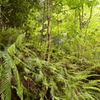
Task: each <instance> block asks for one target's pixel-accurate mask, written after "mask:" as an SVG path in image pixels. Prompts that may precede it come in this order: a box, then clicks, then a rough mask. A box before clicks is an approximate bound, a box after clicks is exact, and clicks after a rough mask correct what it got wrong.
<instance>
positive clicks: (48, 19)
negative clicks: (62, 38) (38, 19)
mask: <svg viewBox="0 0 100 100" xmlns="http://www.w3.org/2000/svg"><path fill="white" fill-rule="evenodd" d="M50 8H51V2H50V0H47V22H48V24H47V48H46V58H45V60H46V61H48V60H49V59H50V49H51V33H50V21H51V9H50Z"/></svg>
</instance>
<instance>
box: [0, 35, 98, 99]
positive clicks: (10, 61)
mask: <svg viewBox="0 0 100 100" xmlns="http://www.w3.org/2000/svg"><path fill="white" fill-rule="evenodd" d="M24 37H25V35H24V34H21V35H19V36H18V38H17V40H16V41H15V42H14V43H13V44H11V45H10V46H9V47H7V48H5V49H4V50H2V51H0V96H1V97H0V98H1V100H14V99H15V98H20V99H21V100H99V92H100V87H99V84H100V80H99V79H95V80H93V79H91V80H90V77H100V76H99V75H98V74H95V73H94V74H91V73H92V71H93V69H94V68H95V66H92V67H91V68H90V67H89V68H86V69H84V70H80V68H79V66H78V65H77V66H78V67H76V66H75V64H70V61H68V60H59V61H57V62H54V61H52V60H51V61H45V60H44V59H41V58H39V57H38V56H37V54H36V53H35V52H34V51H32V50H31V49H29V48H28V46H26V44H25V43H24V42H23V41H24V40H23V39H24ZM68 64H69V65H68ZM84 66H86V65H84Z"/></svg>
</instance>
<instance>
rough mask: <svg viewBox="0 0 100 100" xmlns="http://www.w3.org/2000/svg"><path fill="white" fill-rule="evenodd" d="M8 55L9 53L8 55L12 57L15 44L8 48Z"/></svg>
mask: <svg viewBox="0 0 100 100" xmlns="http://www.w3.org/2000/svg"><path fill="white" fill-rule="evenodd" d="M8 53H9V54H10V55H14V54H15V53H16V51H15V43H14V44H12V45H11V46H10V47H9V48H8Z"/></svg>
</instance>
